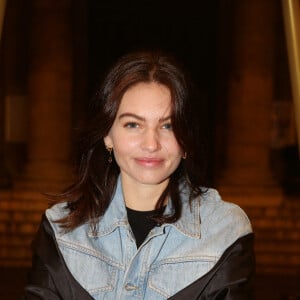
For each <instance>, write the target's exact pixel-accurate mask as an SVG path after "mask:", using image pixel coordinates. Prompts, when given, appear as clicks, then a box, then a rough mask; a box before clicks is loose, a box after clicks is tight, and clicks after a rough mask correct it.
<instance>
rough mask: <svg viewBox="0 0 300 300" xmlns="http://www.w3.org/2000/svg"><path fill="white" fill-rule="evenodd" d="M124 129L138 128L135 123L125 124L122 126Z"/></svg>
mask: <svg viewBox="0 0 300 300" xmlns="http://www.w3.org/2000/svg"><path fill="white" fill-rule="evenodd" d="M124 127H125V128H138V127H139V124H138V123H136V122H127V123H125V124H124Z"/></svg>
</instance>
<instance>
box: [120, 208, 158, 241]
mask: <svg viewBox="0 0 300 300" xmlns="http://www.w3.org/2000/svg"><path fill="white" fill-rule="evenodd" d="M126 209H127V217H128V222H129V224H130V227H131V229H132V233H133V235H134V237H135V241H136V245H137V247H139V246H140V245H141V244H142V243H143V241H144V240H145V239H146V237H147V235H148V233H149V232H150V231H151V229H152V228H153V227H155V226H156V225H157V222H156V221H154V220H153V219H151V217H153V216H154V215H157V214H158V213H159V212H160V211H161V210H162V209H164V207H163V208H159V209H155V210H150V211H139V210H133V209H131V208H128V207H126Z"/></svg>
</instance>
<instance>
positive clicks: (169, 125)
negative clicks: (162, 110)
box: [162, 123, 173, 130]
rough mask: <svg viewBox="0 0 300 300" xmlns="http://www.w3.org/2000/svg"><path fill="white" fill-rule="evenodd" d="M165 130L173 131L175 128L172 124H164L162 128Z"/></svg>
mask: <svg viewBox="0 0 300 300" xmlns="http://www.w3.org/2000/svg"><path fill="white" fill-rule="evenodd" d="M162 128H163V129H168V130H172V129H173V127H172V124H171V123H166V124H163V126H162Z"/></svg>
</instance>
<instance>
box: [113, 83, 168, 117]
mask: <svg viewBox="0 0 300 300" xmlns="http://www.w3.org/2000/svg"><path fill="white" fill-rule="evenodd" d="M170 111H171V92H170V90H169V88H168V87H167V86H165V85H162V84H159V83H156V82H150V83H144V82H142V83H138V84H136V85H134V86H132V87H130V88H129V89H128V90H127V91H126V92H125V93H124V95H123V97H122V99H121V103H120V106H119V109H118V115H119V114H120V113H124V112H131V113H136V114H138V115H147V114H153V113H157V114H163V115H165V114H169V113H170Z"/></svg>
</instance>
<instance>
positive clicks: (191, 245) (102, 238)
mask: <svg viewBox="0 0 300 300" xmlns="http://www.w3.org/2000/svg"><path fill="white" fill-rule="evenodd" d="M181 193H182V216H181V218H180V219H179V220H178V221H177V222H175V223H173V224H163V225H161V226H159V227H155V228H153V229H152V231H151V232H150V233H149V235H148V236H147V238H146V240H145V241H144V242H143V244H142V245H141V246H140V247H139V248H138V249H137V247H136V243H135V240H134V237H133V234H132V231H131V228H130V226H129V224H128V220H127V214H126V207H125V204H124V199H123V195H122V186H121V182H120V180H119V182H118V185H117V189H116V192H115V195H114V197H113V199H112V202H111V204H110V206H109V207H108V209H107V211H106V212H105V214H104V216H103V217H102V218H101V219H100V220H99V224H98V230H97V232H96V234H94V233H92V231H91V229H90V227H89V225H88V224H84V225H81V226H79V227H78V228H76V229H75V230H73V231H71V232H68V233H64V232H62V231H61V229H60V227H59V225H58V224H57V223H54V222H53V221H54V220H57V219H59V218H61V217H63V216H65V214H66V213H67V211H66V210H65V209H64V207H65V204H58V205H55V206H53V207H52V208H50V209H48V210H47V211H46V216H47V218H48V220H49V222H50V224H51V226H52V229H53V230H54V233H55V238H56V241H57V244H58V247H59V250H60V252H61V253H62V256H63V258H64V260H65V263H66V265H67V267H68V269H69V270H70V272H71V274H72V275H73V276H74V278H75V279H76V280H77V281H78V282H79V283H80V285H81V286H82V287H83V288H84V289H85V290H87V291H88V292H89V294H91V295H92V297H93V298H94V299H96V300H100V299H107V300H109V299H113V300H117V299H118V300H119V299H120V300H121V299H122V300H125V299H156V300H160V299H167V298H169V297H171V296H172V295H174V294H176V293H177V292H178V291H180V290H182V289H183V288H185V287H186V286H188V285H189V284H191V283H192V282H194V281H195V280H197V279H198V278H200V277H201V276H203V275H205V274H206V273H208V272H209V271H210V270H211V269H212V268H213V267H214V266H215V265H216V263H217V262H218V260H219V259H220V257H221V256H222V254H223V253H224V251H225V250H226V249H227V248H228V247H229V246H230V245H232V244H233V243H234V242H235V241H236V240H237V239H239V238H240V237H242V236H245V235H247V234H248V233H251V232H252V229H251V225H250V222H249V220H248V218H247V216H246V214H245V213H244V212H243V210H241V208H239V207H238V206H237V205H235V204H232V203H228V202H225V201H222V200H221V198H220V196H219V194H218V192H217V191H216V190H214V189H208V190H207V191H206V192H205V193H203V194H202V195H201V196H200V197H199V198H197V199H195V200H193V202H192V204H191V205H189V201H188V192H187V189H186V188H183V189H182V192H181ZM172 209H173V208H172V204H171V201H169V203H168V205H167V207H166V211H165V213H170V212H171V211H172Z"/></svg>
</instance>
